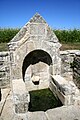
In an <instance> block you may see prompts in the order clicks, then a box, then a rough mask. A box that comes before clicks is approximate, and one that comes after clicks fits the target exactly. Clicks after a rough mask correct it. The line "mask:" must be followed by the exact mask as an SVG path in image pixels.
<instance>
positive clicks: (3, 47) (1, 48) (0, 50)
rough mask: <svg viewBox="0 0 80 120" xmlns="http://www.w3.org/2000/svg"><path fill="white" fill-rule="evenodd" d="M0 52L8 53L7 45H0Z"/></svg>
mask: <svg viewBox="0 0 80 120" xmlns="http://www.w3.org/2000/svg"><path fill="white" fill-rule="evenodd" d="M2 51H8V45H7V43H0V52H2Z"/></svg>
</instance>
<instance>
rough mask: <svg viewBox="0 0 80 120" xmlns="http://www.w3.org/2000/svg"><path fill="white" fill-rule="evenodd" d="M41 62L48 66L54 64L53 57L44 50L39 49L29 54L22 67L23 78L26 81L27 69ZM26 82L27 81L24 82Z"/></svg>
mask: <svg viewBox="0 0 80 120" xmlns="http://www.w3.org/2000/svg"><path fill="white" fill-rule="evenodd" d="M39 62H43V63H46V64H47V65H48V66H50V65H51V64H52V58H51V56H50V55H49V54H48V53H47V52H46V51H44V50H41V49H37V50H34V51H31V52H30V53H28V54H27V55H26V57H25V59H24V61H23V65H22V76H23V80H24V76H25V72H26V69H27V68H28V67H29V66H30V65H35V64H37V63H39ZM24 81H25V80H24Z"/></svg>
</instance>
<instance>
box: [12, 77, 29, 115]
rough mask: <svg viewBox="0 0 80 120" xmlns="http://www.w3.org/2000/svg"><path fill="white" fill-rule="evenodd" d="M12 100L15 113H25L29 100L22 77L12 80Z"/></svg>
mask: <svg viewBox="0 0 80 120" xmlns="http://www.w3.org/2000/svg"><path fill="white" fill-rule="evenodd" d="M12 85H13V101H14V107H15V112H16V113H26V112H27V111H28V105H29V101H30V97H29V93H28V91H27V90H26V88H25V83H24V82H23V80H22V79H19V80H13V81H12Z"/></svg>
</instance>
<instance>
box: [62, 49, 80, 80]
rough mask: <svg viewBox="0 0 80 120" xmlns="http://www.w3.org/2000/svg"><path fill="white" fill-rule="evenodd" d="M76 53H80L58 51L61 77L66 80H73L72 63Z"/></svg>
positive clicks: (75, 51) (76, 51) (77, 51)
mask: <svg viewBox="0 0 80 120" xmlns="http://www.w3.org/2000/svg"><path fill="white" fill-rule="evenodd" d="M76 53H80V51H79V50H65V51H60V56H61V75H62V76H63V77H65V78H66V79H67V80H73V68H72V65H73V61H74V57H75V55H76Z"/></svg>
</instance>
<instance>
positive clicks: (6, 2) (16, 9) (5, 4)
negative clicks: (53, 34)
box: [0, 0, 80, 29]
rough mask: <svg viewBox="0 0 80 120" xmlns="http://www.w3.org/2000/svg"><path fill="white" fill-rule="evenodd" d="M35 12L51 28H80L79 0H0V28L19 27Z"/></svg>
mask: <svg viewBox="0 0 80 120" xmlns="http://www.w3.org/2000/svg"><path fill="white" fill-rule="evenodd" d="M36 12H37V13H39V14H40V15H41V16H42V17H43V18H44V19H45V20H46V22H47V23H48V24H49V25H50V26H51V27H52V28H53V29H74V28H76V29H80V0H0V28H21V27H22V26H23V25H24V24H25V23H27V22H28V21H29V20H30V18H32V16H34V14H35V13H36Z"/></svg>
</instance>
